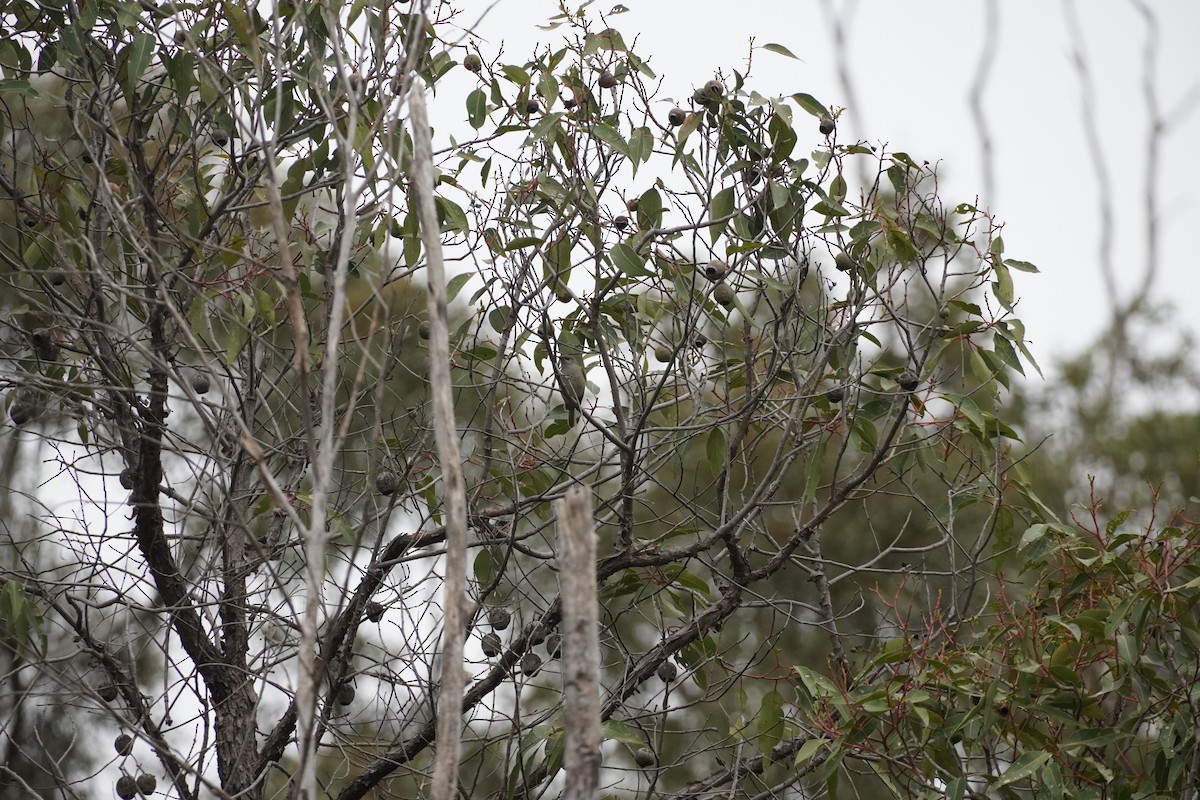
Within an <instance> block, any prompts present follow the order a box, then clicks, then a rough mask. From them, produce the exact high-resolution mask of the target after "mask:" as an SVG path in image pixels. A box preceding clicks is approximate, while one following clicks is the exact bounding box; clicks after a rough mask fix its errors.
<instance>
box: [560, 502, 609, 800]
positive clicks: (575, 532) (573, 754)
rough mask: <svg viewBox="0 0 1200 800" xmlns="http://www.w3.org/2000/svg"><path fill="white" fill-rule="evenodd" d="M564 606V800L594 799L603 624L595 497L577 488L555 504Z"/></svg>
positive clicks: (598, 769)
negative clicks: (594, 517) (601, 622)
mask: <svg viewBox="0 0 1200 800" xmlns="http://www.w3.org/2000/svg"><path fill="white" fill-rule="evenodd" d="M556 506H557V508H556V511H557V512H558V554H559V559H560V560H561V564H560V569H559V572H558V585H559V592H560V593H561V595H562V606H563V633H564V637H563V638H564V641H563V707H564V708H566V709H567V713H566V715H565V720H566V722H565V725H566V752H565V753H564V754H563V766H564V767H565V769H566V773H567V783H566V786H565V787H564V789H563V797H564V798H565V800H591V798H593V797H595V795H596V789H597V787H598V786H599V783H600V621H599V614H600V610H599V604H598V600H597V589H596V523H595V520H594V519H593V518H592V502H591V494H590V493H589V492H588V490H587V489H586V488H584V487H583V486H573V487H571V488H570V489H568V490H567V493H566V495H565V496H564V497H563V499H561V500H559V501H558V502H557V503H556Z"/></svg>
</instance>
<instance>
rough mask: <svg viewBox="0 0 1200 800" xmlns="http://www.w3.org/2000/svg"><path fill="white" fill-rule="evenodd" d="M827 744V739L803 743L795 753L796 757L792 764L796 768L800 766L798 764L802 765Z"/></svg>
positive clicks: (810, 740)
mask: <svg viewBox="0 0 1200 800" xmlns="http://www.w3.org/2000/svg"><path fill="white" fill-rule="evenodd" d="M828 744H829V740H828V739H818V738H813V739H809V740H808V741H807V742H805V743H804V745H803V746H802V747H801V748H800V749H799V750H797V751H796V757H795V759H794V760H793V762H792V763H793V764H795V765H796V766H800V764H802V763H803V762H805V761H808V760H809V759H810V758H812V757H813V756H814V755H816V754H817V751H818V750H820V749H821V748H823V747H825V746H826V745H828Z"/></svg>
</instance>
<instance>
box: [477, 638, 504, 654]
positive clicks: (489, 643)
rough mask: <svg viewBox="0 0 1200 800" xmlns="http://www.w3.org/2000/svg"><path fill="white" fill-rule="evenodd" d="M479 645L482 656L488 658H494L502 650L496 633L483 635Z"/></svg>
mask: <svg viewBox="0 0 1200 800" xmlns="http://www.w3.org/2000/svg"><path fill="white" fill-rule="evenodd" d="M479 644H480V647H482V648H483V654H484V655H485V656H487V657H488V658H495V657H496V656H498V655H500V651H501V650H503V649H504V643H503V642H501V641H500V634H498V633H485V634H484V635H483V640H482V641H481V642H480V643H479Z"/></svg>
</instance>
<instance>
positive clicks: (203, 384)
mask: <svg viewBox="0 0 1200 800" xmlns="http://www.w3.org/2000/svg"><path fill="white" fill-rule="evenodd" d="M210 388H212V387H211V386H210V384H209V381H208V376H207V375H204V374H200V375H197V376H195V377H194V378H192V391H193V392H195V393H196V394H204V393H205V392H207V391H208V390H209V389H210Z"/></svg>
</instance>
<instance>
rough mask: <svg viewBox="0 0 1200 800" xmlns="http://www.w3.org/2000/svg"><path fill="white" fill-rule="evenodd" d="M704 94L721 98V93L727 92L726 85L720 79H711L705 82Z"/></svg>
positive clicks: (713, 97)
mask: <svg viewBox="0 0 1200 800" xmlns="http://www.w3.org/2000/svg"><path fill="white" fill-rule="evenodd" d="M704 94H705V95H706V96H707V97H709V98H712V99H714V100H715V99H717V98H719V97H720V96H721V95H723V94H725V87H724V86H722V85H721V82H720V81H718V80H711V81H709V82H708V83H706V84H704Z"/></svg>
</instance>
